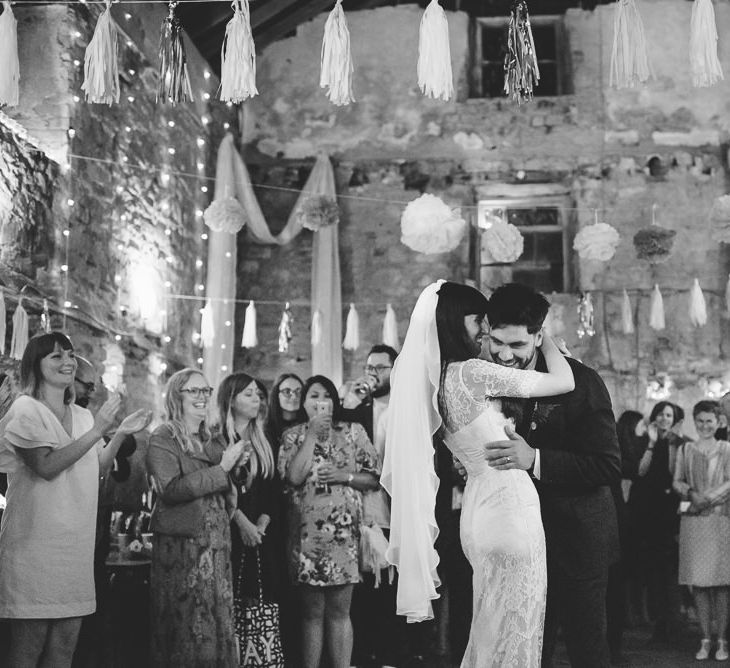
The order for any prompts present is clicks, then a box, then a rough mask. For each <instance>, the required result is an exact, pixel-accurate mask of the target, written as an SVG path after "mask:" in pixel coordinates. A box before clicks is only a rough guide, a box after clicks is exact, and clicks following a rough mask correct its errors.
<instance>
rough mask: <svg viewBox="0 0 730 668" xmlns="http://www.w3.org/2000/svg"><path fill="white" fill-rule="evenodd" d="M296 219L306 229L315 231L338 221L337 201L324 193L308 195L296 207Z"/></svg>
mask: <svg viewBox="0 0 730 668" xmlns="http://www.w3.org/2000/svg"><path fill="white" fill-rule="evenodd" d="M297 220H298V221H299V223H300V224H301V225H302V227H306V228H307V229H308V230H312V231H313V232H316V231H317V230H320V229H322V228H323V227H329V226H330V225H337V224H338V223H339V222H340V209H339V207H338V206H337V201H336V200H335V199H334V198H332V197H327V196H326V195H310V196H308V197H305V198H304V199H303V200H302V203H301V204H300V205H299V208H298V209H297Z"/></svg>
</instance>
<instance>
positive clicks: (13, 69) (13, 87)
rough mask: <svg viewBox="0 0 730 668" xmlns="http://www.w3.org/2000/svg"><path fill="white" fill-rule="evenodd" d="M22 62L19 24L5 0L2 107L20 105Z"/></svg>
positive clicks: (0, 34)
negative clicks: (19, 54) (19, 56)
mask: <svg viewBox="0 0 730 668" xmlns="http://www.w3.org/2000/svg"><path fill="white" fill-rule="evenodd" d="M19 92H20V62H19V60H18V22H17V21H16V20H15V15H14V14H13V10H12V9H11V8H10V2H8V0H4V2H3V13H2V15H0V107H2V106H3V105H8V106H10V107H14V106H16V105H17V104H18V95H19Z"/></svg>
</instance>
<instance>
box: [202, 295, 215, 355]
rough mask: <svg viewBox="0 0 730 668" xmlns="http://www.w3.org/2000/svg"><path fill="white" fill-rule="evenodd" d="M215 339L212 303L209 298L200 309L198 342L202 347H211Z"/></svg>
mask: <svg viewBox="0 0 730 668" xmlns="http://www.w3.org/2000/svg"><path fill="white" fill-rule="evenodd" d="M214 341H215V324H214V320H213V304H211V302H210V299H209V300H208V301H206V302H205V306H204V307H203V308H202V309H201V310H200V342H201V343H202V344H203V347H204V348H211V347H212V346H213V342H214Z"/></svg>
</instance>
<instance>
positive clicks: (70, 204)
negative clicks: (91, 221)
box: [66, 197, 76, 206]
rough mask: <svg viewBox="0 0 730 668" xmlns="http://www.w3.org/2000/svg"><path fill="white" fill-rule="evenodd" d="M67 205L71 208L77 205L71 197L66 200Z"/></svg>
mask: <svg viewBox="0 0 730 668" xmlns="http://www.w3.org/2000/svg"><path fill="white" fill-rule="evenodd" d="M66 204H68V205H69V206H73V205H74V204H76V202H75V201H74V200H72V199H71V198H70V197H69V198H68V199H67V200H66Z"/></svg>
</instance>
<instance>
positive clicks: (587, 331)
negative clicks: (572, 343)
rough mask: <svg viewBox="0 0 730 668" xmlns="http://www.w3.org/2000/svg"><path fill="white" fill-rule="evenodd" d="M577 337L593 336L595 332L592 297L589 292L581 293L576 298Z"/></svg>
mask: <svg viewBox="0 0 730 668" xmlns="http://www.w3.org/2000/svg"><path fill="white" fill-rule="evenodd" d="M576 333H577V334H578V338H579V339H582V338H583V337H584V336H593V335H594V334H595V333H596V330H595V328H594V327H593V297H591V293H590V292H584V293H582V294H581V296H580V299H579V300H578V329H577V332H576Z"/></svg>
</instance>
